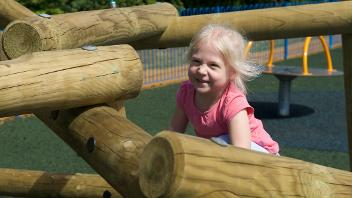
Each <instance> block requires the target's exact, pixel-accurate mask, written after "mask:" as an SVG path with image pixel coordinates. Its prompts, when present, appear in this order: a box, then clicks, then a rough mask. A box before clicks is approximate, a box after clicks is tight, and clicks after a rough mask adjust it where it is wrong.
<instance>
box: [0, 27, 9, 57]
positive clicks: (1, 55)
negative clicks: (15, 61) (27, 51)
mask: <svg viewBox="0 0 352 198" xmlns="http://www.w3.org/2000/svg"><path fill="white" fill-rule="evenodd" d="M4 60H8V58H7V56H6V54H5V51H4V49H3V48H2V32H1V31H0V61H4Z"/></svg>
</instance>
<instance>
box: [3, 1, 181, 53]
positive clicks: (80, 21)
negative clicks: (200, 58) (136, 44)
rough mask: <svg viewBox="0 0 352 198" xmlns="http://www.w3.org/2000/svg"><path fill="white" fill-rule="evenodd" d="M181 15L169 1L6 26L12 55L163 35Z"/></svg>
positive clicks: (8, 49)
mask: <svg viewBox="0 0 352 198" xmlns="http://www.w3.org/2000/svg"><path fill="white" fill-rule="evenodd" d="M177 15H178V12H177V10H176V8H175V7H173V6H172V5H171V4H168V3H158V4H152V5H144V6H135V7H128V8H118V9H116V8H114V9H106V10H95V11H86V12H76V13H67V14H60V15H54V16H52V17H51V18H38V17H32V18H26V19H24V20H19V21H14V22H13V23H11V24H9V25H8V26H7V27H6V29H5V30H4V35H3V37H4V38H3V40H4V41H3V45H4V50H5V53H6V54H7V56H8V57H10V58H11V59H12V58H16V57H19V56H20V55H23V54H25V53H27V52H33V51H46V50H56V49H69V48H76V47H80V46H82V45H86V44H96V45H101V44H111V43H114V44H121V43H127V42H128V41H131V40H139V39H141V38H146V37H150V36H153V35H160V34H161V33H162V32H164V30H165V29H166V28H167V26H168V25H169V22H170V20H172V19H174V18H175V17H176V16H177Z"/></svg>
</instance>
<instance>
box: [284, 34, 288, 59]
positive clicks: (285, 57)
mask: <svg viewBox="0 0 352 198" xmlns="http://www.w3.org/2000/svg"><path fill="white" fill-rule="evenodd" d="M284 59H285V60H286V59H288V39H284Z"/></svg>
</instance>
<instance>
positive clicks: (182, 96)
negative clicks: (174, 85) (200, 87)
mask: <svg viewBox="0 0 352 198" xmlns="http://www.w3.org/2000/svg"><path fill="white" fill-rule="evenodd" d="M188 92H189V82H188V81H186V82H183V83H182V84H181V85H180V87H179V89H178V90H177V93H176V104H177V106H178V107H180V108H181V109H184V106H185V104H186V98H187V95H188V94H189V93H188Z"/></svg>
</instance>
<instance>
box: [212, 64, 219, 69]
mask: <svg viewBox="0 0 352 198" xmlns="http://www.w3.org/2000/svg"><path fill="white" fill-rule="evenodd" d="M210 67H211V68H212V69H218V68H219V67H220V66H219V65H217V64H211V65H210Z"/></svg>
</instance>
